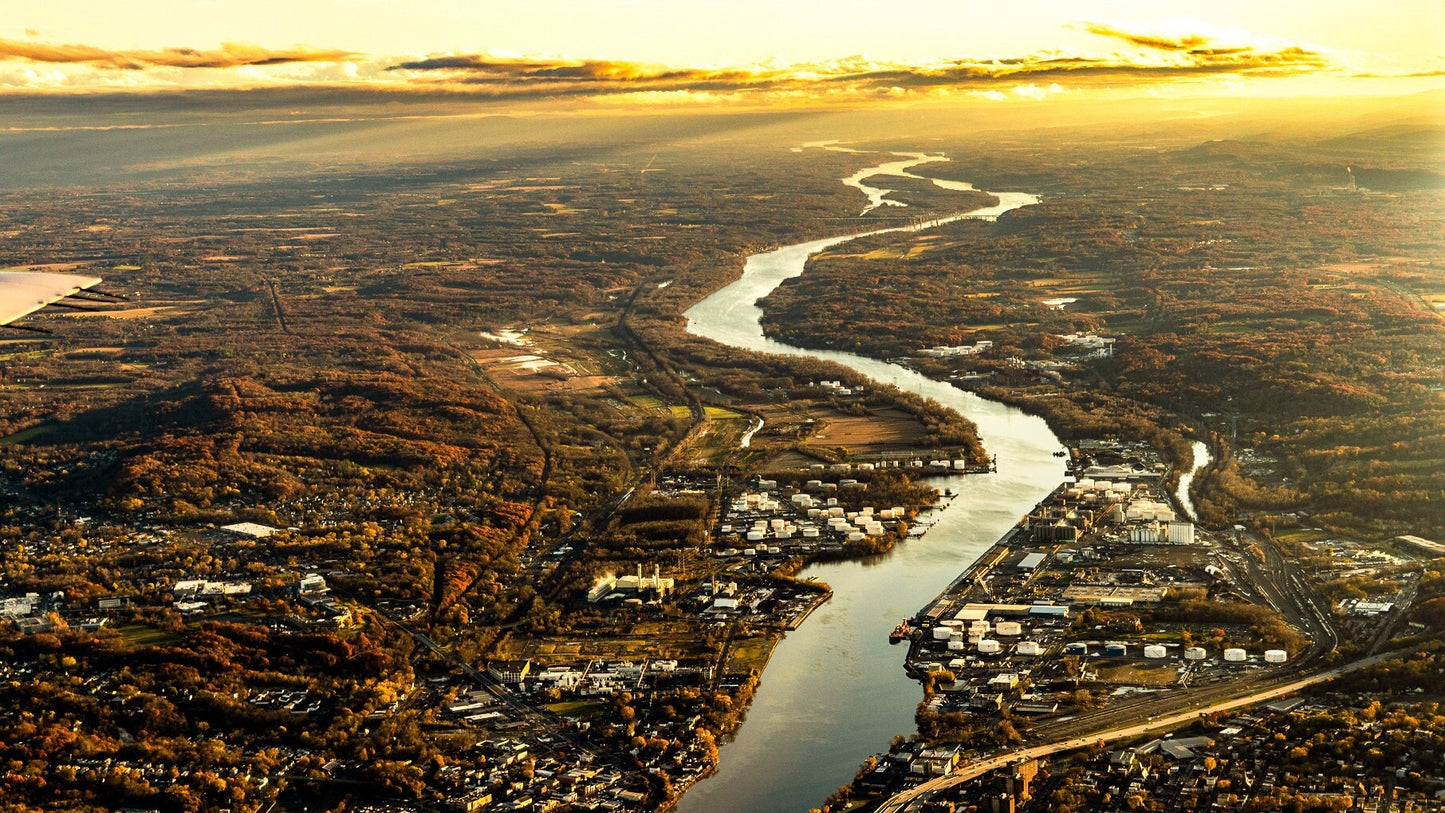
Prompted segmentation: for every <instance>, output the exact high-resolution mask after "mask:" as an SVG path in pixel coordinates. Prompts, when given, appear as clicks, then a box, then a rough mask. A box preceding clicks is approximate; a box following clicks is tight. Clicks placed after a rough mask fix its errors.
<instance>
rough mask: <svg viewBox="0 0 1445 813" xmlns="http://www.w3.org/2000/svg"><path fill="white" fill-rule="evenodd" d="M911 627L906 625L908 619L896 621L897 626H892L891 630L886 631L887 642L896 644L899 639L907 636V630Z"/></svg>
mask: <svg viewBox="0 0 1445 813" xmlns="http://www.w3.org/2000/svg"><path fill="white" fill-rule="evenodd" d="M911 629H912V627H910V626H909V625H908V619H906V618H905V619H903V620H902V621H900V622H898V626H896V627H894V628H893V631H892V632H890V633H888V643H890V644H896V643H898V642H899V641H902V640H903V639H904V638H907V637H908V632H909V630H911Z"/></svg>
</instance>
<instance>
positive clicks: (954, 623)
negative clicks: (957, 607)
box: [938, 618, 964, 630]
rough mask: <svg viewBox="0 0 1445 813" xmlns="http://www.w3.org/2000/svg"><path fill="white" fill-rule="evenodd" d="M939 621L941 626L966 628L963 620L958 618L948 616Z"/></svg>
mask: <svg viewBox="0 0 1445 813" xmlns="http://www.w3.org/2000/svg"><path fill="white" fill-rule="evenodd" d="M938 623H939V625H940V626H944V627H953V628H954V629H960V630H961V629H963V628H964V623H963V622H962V621H959V620H958V619H957V618H946V619H944V620H942V621H940V622H938Z"/></svg>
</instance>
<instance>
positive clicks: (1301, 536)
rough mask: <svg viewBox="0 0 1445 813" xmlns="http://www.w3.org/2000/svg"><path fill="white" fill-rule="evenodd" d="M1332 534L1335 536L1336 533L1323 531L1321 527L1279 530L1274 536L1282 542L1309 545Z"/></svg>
mask: <svg viewBox="0 0 1445 813" xmlns="http://www.w3.org/2000/svg"><path fill="white" fill-rule="evenodd" d="M1332 536H1334V534H1331V533H1329V532H1327V531H1322V530H1320V529H1319V528H1295V529H1292V530H1288V531H1279V532H1277V533H1275V535H1274V538H1275V539H1278V540H1279V541H1281V542H1287V543H1294V544H1305V545H1308V544H1311V543H1313V542H1322V541H1324V540H1326V539H1329V538H1330V537H1332Z"/></svg>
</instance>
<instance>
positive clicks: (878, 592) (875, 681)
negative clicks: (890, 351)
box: [677, 159, 1064, 813]
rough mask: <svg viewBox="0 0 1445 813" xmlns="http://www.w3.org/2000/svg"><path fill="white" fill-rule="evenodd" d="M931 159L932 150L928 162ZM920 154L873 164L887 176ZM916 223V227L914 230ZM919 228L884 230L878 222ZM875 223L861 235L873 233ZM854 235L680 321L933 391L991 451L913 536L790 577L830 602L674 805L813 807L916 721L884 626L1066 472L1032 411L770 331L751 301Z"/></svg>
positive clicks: (767, 263) (734, 342)
mask: <svg viewBox="0 0 1445 813" xmlns="http://www.w3.org/2000/svg"><path fill="white" fill-rule="evenodd" d="M935 160H936V159H935ZM921 162H922V161H921V160H918V161H913V162H909V161H901V162H892V163H890V164H886V165H884V166H886V167H888V169H889V170H890V171H893V172H894V174H903V173H906V172H907V169H908V167H909V166H912V165H914V164H915V163H921ZM993 194H994V195H996V196H997V197H998V198H999V199H1000V202H999V204H998V205H997V206H993V207H989V208H986V209H981V210H977V211H975V212H970V213H969V214H970V215H975V216H977V215H996V214H1000V213H1002V212H1004V211H1008V210H1009V209H1013V208H1017V207H1019V206H1024V205H1028V204H1030V203H1034V202H1037V198H1035V197H1034V196H1032V195H1027V194H1023V193H1008V192H1005V193H993ZM924 228H926V227H924ZM904 230H918V227H907V228H906V229H885V230H880V231H904ZM876 233H879V232H870V234H876ZM859 236H863V235H853V236H849V237H834V238H827V239H823V240H815V241H811V242H808V243H801V244H798V245H793V246H785V247H783V248H780V249H777V250H774V251H770V252H766V253H763V254H757V255H754V256H752V257H750V258H748V261H747V264H746V266H745V268H744V271H743V276H742V278H740V279H739V280H737V281H736V282H734V283H733V284H731V285H728V286H727V287H725V288H722V289H720V290H718V291H717V292H715V293H713V294H712V295H711V296H709V297H707V298H706V299H704V300H703V301H701V302H699V303H698V304H697V305H695V306H693V307H692V308H691V309H689V310H688V311H687V313H686V316H687V319H688V328H687V329H688V330H689V332H692V333H694V334H696V335H699V336H704V337H707V338H711V339H714V340H716V341H719V342H721V343H723V344H727V345H730V346H733V347H740V348H746V349H749V350H759V351H764V352H772V353H782V354H786V355H800V356H811V357H814V358H821V359H827V360H830V361H834V362H837V363H840V364H843V365H845V366H848V367H851V368H853V369H854V370H857V371H858V372H860V373H862V374H864V375H866V376H868V377H870V378H872V379H874V380H875V381H880V382H885V383H889V384H893V385H895V386H898V387H900V388H902V389H906V390H910V391H912V392H916V393H919V394H921V395H923V396H925V397H928V398H932V399H934V400H936V401H938V402H940V403H942V404H944V405H946V406H949V407H951V408H953V409H956V410H958V411H959V412H961V413H963V414H964V415H966V416H968V417H969V418H970V419H971V420H973V421H974V422H975V423H976V424H978V426H979V433H980V435H981V436H982V437H983V439H984V444H985V446H986V447H987V448H988V450H989V452H990V453H991V454H995V455H997V456H998V471H997V472H996V473H994V474H986V475H970V476H966V477H948V478H940V479H938V480H936V481H934V482H935V484H936V486H937V488H939V490H940V491H942V490H944V489H951V490H952V491H953V492H955V493H956V494H958V497H957V498H956V499H954V500H953V501H952V502H951V503H950V504H949V506H948V507H947V508H946V509H945V510H943V511H941V512H940V513H938V514H936V515H935V516H936V518H937V520H938V521H937V523H936V524H935V525H934V526H933V527H932V528H931V529H930V530H929V531H928V533H927V535H926V536H924V537H923V538H921V539H909V540H907V541H905V542H903V543H900V544H899V545H898V546H897V547H896V548H895V549H894V550H893V551H892V552H890V553H888V554H886V555H883V556H879V557H874V558H872V559H869V560H864V561H852V562H841V563H830V564H824V565H816V566H813V567H810V568H808V569H806V570H805V571H803V572H802V573H801V574H800V575H801V576H804V577H807V576H816V577H817V578H819V579H821V580H823V581H825V582H827V583H828V584H830V585H832V587H833V590H834V595H833V598H832V600H830V601H829V602H828V603H827V604H825V605H823V606H822V607H821V608H819V609H818V611H817V612H815V613H814V614H813V615H812V616H811V617H810V618H809V619H808V620H807V621H806V622H805V623H804V624H803V625H802V627H801V628H799V629H798V630H796V631H794V632H790V633H788V635H787V636H786V637H785V638H784V639H783V641H782V642H781V643H780V644H779V646H778V648H777V650H776V651H775V652H774V654H773V658H772V661H771V662H770V663H769V664H768V667H767V669H766V671H765V672H764V674H763V680H762V683H761V685H760V686H759V688H758V692H757V696H756V697H755V698H754V700H753V703H752V706H751V707H750V708H749V710H748V713H747V718H746V720H745V722H744V723H743V725H742V727H741V728H740V729H739V731H738V735H737V737H736V738H735V739H734V740H733V741H731V742H729V743H727V744H726V745H724V746H722V748H721V749H720V754H719V758H720V761H719V766H718V770H717V773H716V774H714V775H713V776H712V777H710V778H708V779H705V780H703V781H702V782H699V783H698V784H697V785H696V786H694V787H693V788H692V789H691V790H689V791H688V792H687V794H686V795H685V796H684V797H683V799H682V801H681V802H680V803H679V805H678V808H677V809H678V810H679V811H681V813H731V812H732V811H738V812H739V813H742V812H743V811H759V812H760V813H763V812H765V811H796V812H797V813H801V812H802V811H806V810H808V809H809V808H812V807H817V806H818V805H819V804H821V803H822V801H823V799H824V798H825V797H826V796H827V795H828V794H829V793H831V792H833V791H834V790H836V789H837V788H838V787H839V786H840V785H842V784H844V783H845V782H847V781H848V780H850V779H851V778H852V777H853V773H854V772H855V771H856V770H857V768H858V765H859V763H861V762H862V760H863V759H864V758H866V757H867V756H868V755H869V754H871V753H875V752H877V751H879V750H883V749H886V747H887V744H888V741H889V740H890V739H892V738H893V737H894V736H895V735H899V734H903V735H907V734H910V733H912V732H913V731H914V724H913V712H914V709H915V707H916V705H917V703H918V701H919V700H920V699H921V697H922V694H921V691H920V690H919V687H918V684H917V683H915V682H914V681H912V680H910V679H909V678H908V677H907V676H906V675H905V674H904V673H903V666H902V659H903V655H904V650H903V648H902V647H901V646H890V645H889V643H888V632H889V631H890V630H891V629H892V628H893V626H894V625H895V624H897V623H898V621H899V619H901V618H904V617H906V616H911V615H913V613H915V612H916V611H917V610H918V609H919V608H921V607H922V606H923V605H924V604H925V603H926V602H927V601H928V600H930V599H931V598H933V596H934V595H935V594H937V593H938V592H939V591H940V590H942V589H943V588H944V587H945V586H947V585H948V583H949V582H950V581H952V580H953V579H954V578H955V577H956V576H957V575H958V574H959V573H961V572H962V571H963V570H965V569H966V568H967V567H968V566H969V565H970V564H971V563H972V562H973V561H974V559H976V558H977V557H978V556H979V554H981V553H982V552H983V551H984V550H986V549H987V548H988V547H989V546H990V545H991V544H993V543H994V542H995V541H996V540H997V539H998V538H999V537H1000V536H1002V535H1003V533H1004V532H1005V531H1007V530H1008V529H1009V528H1010V527H1011V526H1012V525H1013V524H1014V523H1015V522H1016V521H1017V520H1018V519H1019V517H1020V516H1022V515H1023V514H1024V513H1026V512H1027V511H1028V510H1030V509H1031V508H1033V506H1034V505H1035V504H1036V503H1037V502H1038V501H1039V500H1040V499H1042V498H1043V497H1044V496H1046V495H1047V494H1048V493H1049V492H1050V491H1051V490H1053V488H1054V487H1055V486H1057V485H1058V484H1059V482H1060V481H1061V480H1062V479H1063V477H1064V461H1063V460H1062V459H1061V458H1059V457H1056V456H1054V452H1056V451H1059V450H1060V449H1061V448H1062V446H1061V444H1060V442H1059V440H1058V438H1056V437H1055V436H1054V434H1053V433H1052V432H1051V431H1049V429H1048V427H1047V426H1046V425H1045V424H1044V422H1043V420H1042V419H1040V418H1035V417H1032V416H1029V415H1026V414H1024V413H1023V412H1021V411H1019V410H1017V409H1014V408H1013V407H1009V406H1005V405H1003V404H999V403H995V402H992V401H987V400H984V399H982V398H979V397H977V396H975V395H973V394H972V393H967V392H964V391H962V390H960V389H958V388H956V387H954V386H952V385H950V384H947V383H943V382H938V381H933V380H931V379H929V378H926V377H924V376H922V375H919V374H918V373H916V372H914V371H912V370H909V369H907V368H905V367H900V366H898V365H895V364H888V363H885V362H882V361H878V360H876V359H870V358H865V357H862V356H857V355H853V354H851V353H840V352H832V351H813V350H804V349H802V348H797V347H792V346H790V345H786V344H783V343H781V342H776V341H773V340H770V339H767V338H765V337H764V336H763V334H762V329H761V328H760V327H759V325H758V317H759V316H760V315H761V311H760V310H759V309H758V307H757V305H756V304H755V303H756V302H757V300H758V299H760V298H761V297H763V296H766V295H767V294H768V292H770V291H772V290H773V289H774V288H776V287H777V286H778V284H780V283H781V282H782V281H783V280H784V279H787V278H789V277H793V276H797V275H798V274H801V273H802V272H803V267H804V264H805V263H806V262H807V258H808V257H809V256H811V255H813V254H815V253H817V252H819V251H822V250H823V249H825V248H827V247H829V246H832V245H837V244H839V243H842V242H846V241H848V240H851V239H856V238H857V237H859Z"/></svg>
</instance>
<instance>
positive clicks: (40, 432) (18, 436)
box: [0, 423, 56, 445]
mask: <svg viewBox="0 0 1445 813" xmlns="http://www.w3.org/2000/svg"><path fill="white" fill-rule="evenodd" d="M55 429H56V426H55V424H53V423H42V424H38V425H36V426H32V427H30V428H29V429H21V430H20V431H19V432H16V433H15V434H13V435H10V436H9V437H3V438H0V444H10V445H14V444H17V443H30V442H31V441H33V440H36V439H38V438H42V437H45V436H46V435H48V434H50V433H51V432H54V431H55Z"/></svg>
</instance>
